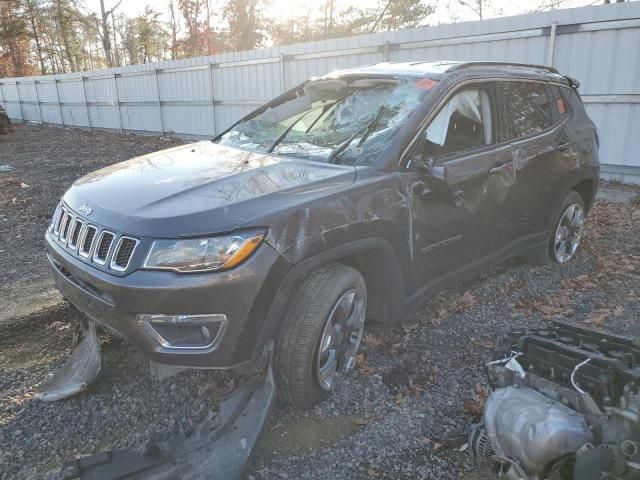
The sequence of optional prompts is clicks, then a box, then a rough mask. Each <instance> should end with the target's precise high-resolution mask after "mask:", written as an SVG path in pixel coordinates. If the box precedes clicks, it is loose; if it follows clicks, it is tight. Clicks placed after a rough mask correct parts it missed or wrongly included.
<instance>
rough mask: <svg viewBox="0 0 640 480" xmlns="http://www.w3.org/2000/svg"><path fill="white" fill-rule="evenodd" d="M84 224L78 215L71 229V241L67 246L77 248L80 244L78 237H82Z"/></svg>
mask: <svg viewBox="0 0 640 480" xmlns="http://www.w3.org/2000/svg"><path fill="white" fill-rule="evenodd" d="M83 225H84V223H83V222H82V220H80V219H79V218H78V217H76V218H75V220H74V221H73V223H72V227H71V229H70V231H69V241H68V242H67V246H68V247H69V248H73V249H75V248H76V247H77V246H78V238H80V232H81V231H82V226H83Z"/></svg>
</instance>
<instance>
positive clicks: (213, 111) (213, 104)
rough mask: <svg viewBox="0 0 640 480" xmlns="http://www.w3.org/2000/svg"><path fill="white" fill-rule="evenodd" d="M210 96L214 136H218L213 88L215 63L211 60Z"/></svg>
mask: <svg viewBox="0 0 640 480" xmlns="http://www.w3.org/2000/svg"><path fill="white" fill-rule="evenodd" d="M208 70H209V97H210V99H211V126H212V128H213V136H214V137H215V136H216V133H217V132H216V102H215V95H214V88H213V63H212V62H209V68H208Z"/></svg>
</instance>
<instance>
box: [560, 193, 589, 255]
mask: <svg viewBox="0 0 640 480" xmlns="http://www.w3.org/2000/svg"><path fill="white" fill-rule="evenodd" d="M583 225H584V210H583V208H582V205H580V204H578V203H571V204H570V205H568V206H567V208H565V209H564V212H562V215H561V216H560V221H559V222H558V225H557V226H556V230H555V233H554V242H553V255H554V257H555V260H556V261H557V262H558V263H565V262H568V261H569V260H571V258H572V257H573V255H574V254H575V253H576V250H577V249H578V245H579V244H580V238H581V236H582V227H583Z"/></svg>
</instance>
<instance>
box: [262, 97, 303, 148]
mask: <svg viewBox="0 0 640 480" xmlns="http://www.w3.org/2000/svg"><path fill="white" fill-rule="evenodd" d="M314 110H315V108H313V109H311V110H309V111H308V112H307V113H305V114H304V115H301V116H300V118H298V119H297V120H296V121H295V122H292V123H291V125H289V126H288V127H287V128H285V129H284V132H282V133H281V134H280V135H278V138H276V139H275V140H274V141H273V143H272V144H271V145H269V148H267V153H271V152H273V151H274V150H275V148H276V147H277V146H278V144H279V143H280V142H282V140H284V137H286V136H287V135H288V134H289V132H290V131H291V129H292V128H293V127H295V126H296V125H297V124H298V123H299V122H300V121H301V120H302V119H303V118H304V117H306V116H307V115H309V114H310V113H311V112H313V111H314Z"/></svg>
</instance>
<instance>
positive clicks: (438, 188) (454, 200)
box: [413, 155, 465, 207]
mask: <svg viewBox="0 0 640 480" xmlns="http://www.w3.org/2000/svg"><path fill="white" fill-rule="evenodd" d="M413 165H414V166H415V168H417V169H418V170H421V171H423V172H425V173H426V174H427V177H426V179H425V180H426V183H427V185H428V186H429V190H430V191H432V192H433V193H434V194H435V195H436V196H438V197H439V198H440V199H441V200H443V201H445V202H447V203H450V204H451V205H454V206H456V207H462V206H464V205H465V202H464V199H463V192H462V191H461V190H460V189H458V188H456V187H455V186H454V185H451V184H450V182H448V181H447V167H446V166H444V165H438V164H436V162H435V161H434V159H433V157H428V156H426V155H418V156H416V158H414V159H413Z"/></svg>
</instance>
